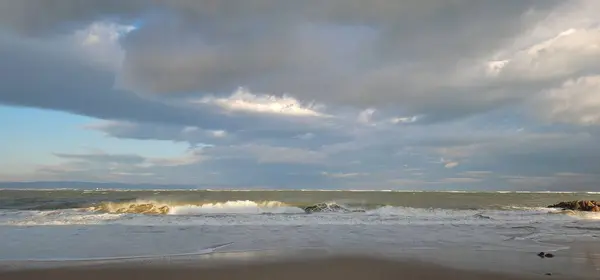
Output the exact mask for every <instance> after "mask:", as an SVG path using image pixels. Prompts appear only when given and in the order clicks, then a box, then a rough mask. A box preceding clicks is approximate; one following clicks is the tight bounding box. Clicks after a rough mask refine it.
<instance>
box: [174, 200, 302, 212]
mask: <svg viewBox="0 0 600 280" xmlns="http://www.w3.org/2000/svg"><path fill="white" fill-rule="evenodd" d="M266 213H272V214H284V213H304V210H302V209H301V208H298V207H293V206H287V205H286V204H284V203H282V202H279V201H267V202H260V203H257V202H254V201H250V200H237V201H227V202H223V203H218V202H217V203H205V204H202V205H182V206H173V207H171V208H170V211H169V214H170V215H196V214H266Z"/></svg>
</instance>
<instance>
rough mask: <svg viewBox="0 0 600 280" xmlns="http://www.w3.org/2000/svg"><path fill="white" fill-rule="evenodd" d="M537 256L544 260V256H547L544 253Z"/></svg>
mask: <svg viewBox="0 0 600 280" xmlns="http://www.w3.org/2000/svg"><path fill="white" fill-rule="evenodd" d="M537 255H538V257H540V258H542V259H543V258H544V256H546V254H545V253H544V252H539V253H538V254H537Z"/></svg>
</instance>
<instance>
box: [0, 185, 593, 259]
mask: <svg viewBox="0 0 600 280" xmlns="http://www.w3.org/2000/svg"><path fill="white" fill-rule="evenodd" d="M576 199H595V200H600V194H595V193H527V192H520V193H517V192H394V191H199V190H178V191H168V190H152V191H117V190H36V191H32V190H0V236H1V237H2V238H1V240H2V242H0V260H4V261H8V260H11V261H12V260H62V259H94V258H113V257H128V256H155V255H179V254H195V253H199V252H204V251H202V250H203V249H206V248H212V247H214V246H216V245H219V244H225V243H227V244H229V245H228V246H226V247H223V248H219V249H218V251H220V252H250V251H265V250H298V249H307V248H319V249H326V250H331V251H339V252H353V251H359V252H382V253H386V254H389V255H394V254H400V255H401V254H402V252H403V251H406V250H412V251H414V250H430V249H436V250H437V249H451V248H468V249H472V250H494V251H521V252H539V251H556V250H563V249H567V248H568V246H569V245H568V244H569V243H571V242H575V241H599V240H600V214H596V213H575V212H571V211H562V210H557V209H550V208H547V206H548V205H550V204H554V203H557V202H560V201H567V200H576ZM315 204H321V206H323V207H324V208H323V209H322V211H321V212H314V213H307V212H306V211H305V208H306V207H308V206H311V205H315Z"/></svg>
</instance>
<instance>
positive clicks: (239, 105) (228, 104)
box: [197, 88, 328, 117]
mask: <svg viewBox="0 0 600 280" xmlns="http://www.w3.org/2000/svg"><path fill="white" fill-rule="evenodd" d="M197 102H200V103H206V104H215V105H217V106H219V107H221V108H223V109H225V110H228V111H244V112H254V113H266V114H277V115H288V116H297V117H328V115H327V114H324V113H321V112H319V109H322V108H323V106H322V105H315V104H308V105H305V104H302V103H301V102H300V101H298V100H297V99H295V98H293V97H291V96H288V95H283V96H282V97H278V96H274V95H266V94H262V95H257V94H253V93H251V92H250V91H248V90H246V89H244V88H239V89H238V90H237V91H236V92H234V93H233V94H232V95H231V96H229V97H227V98H217V97H214V96H207V97H204V98H202V99H200V100H198V101H197Z"/></svg>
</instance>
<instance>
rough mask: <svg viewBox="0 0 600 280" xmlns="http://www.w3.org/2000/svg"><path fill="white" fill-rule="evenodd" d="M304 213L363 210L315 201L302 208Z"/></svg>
mask: <svg viewBox="0 0 600 280" xmlns="http://www.w3.org/2000/svg"><path fill="white" fill-rule="evenodd" d="M302 209H303V210H304V212H306V213H309V214H310V213H315V212H317V213H318V212H325V213H326V212H336V213H350V212H365V210H352V209H348V208H345V207H342V206H340V205H337V204H335V203H317V204H315V205H311V206H307V207H304V208H302Z"/></svg>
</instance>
